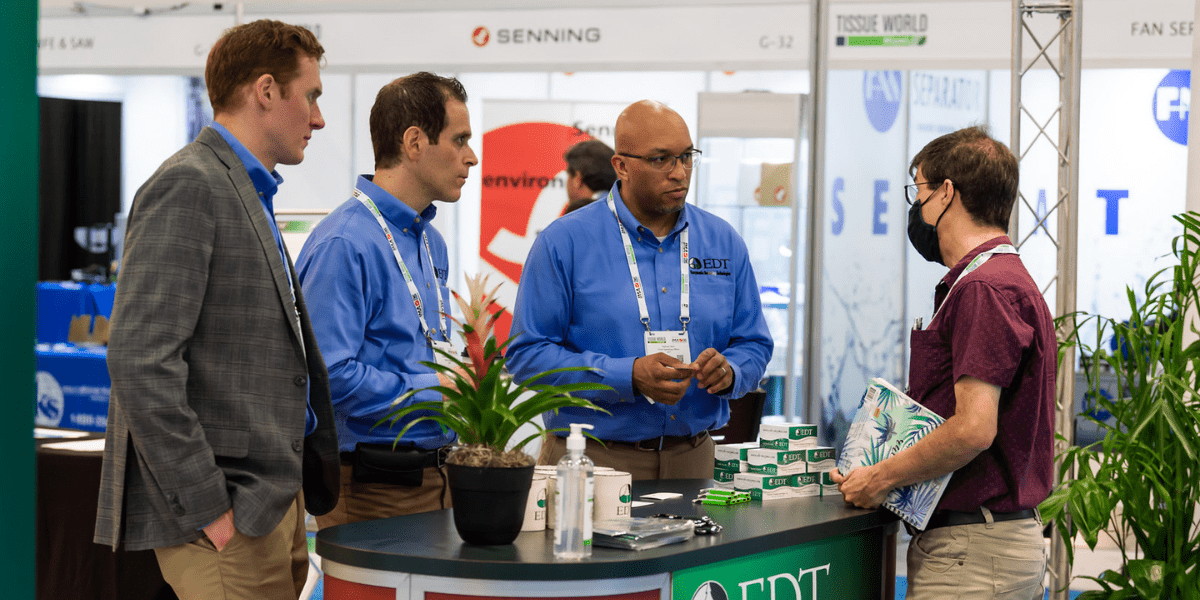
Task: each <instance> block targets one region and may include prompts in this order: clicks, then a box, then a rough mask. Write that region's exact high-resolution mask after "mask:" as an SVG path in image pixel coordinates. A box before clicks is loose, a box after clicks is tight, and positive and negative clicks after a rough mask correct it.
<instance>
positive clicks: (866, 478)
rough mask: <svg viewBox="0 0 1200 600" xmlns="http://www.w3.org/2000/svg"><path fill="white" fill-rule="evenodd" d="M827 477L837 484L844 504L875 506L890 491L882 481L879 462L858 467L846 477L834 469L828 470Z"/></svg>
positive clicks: (884, 498) (885, 498) (865, 506)
mask: <svg viewBox="0 0 1200 600" xmlns="http://www.w3.org/2000/svg"><path fill="white" fill-rule="evenodd" d="M829 478H830V479H832V480H833V482H834V483H836V484H838V490H839V491H841V492H842V498H843V499H845V501H846V504H853V505H854V506H857V507H859V508H877V507H878V506H879V505H880V504H883V501H884V500H887V495H888V492H890V491H892V488H891V487H890V486H888V485H887V483H886V482H884V481H883V477H882V473H881V472H880V469H879V464H874V465H871V466H868V467H858V468H857V469H854V470H853V471H850V474H849V475H847V476H846V477H842V473H841V472H840V471H838V470H837V469H834V470H833V471H830V473H829Z"/></svg>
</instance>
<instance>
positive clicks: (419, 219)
mask: <svg viewBox="0 0 1200 600" xmlns="http://www.w3.org/2000/svg"><path fill="white" fill-rule="evenodd" d="M420 222H421V217H417V218H415V219H413V223H420Z"/></svg>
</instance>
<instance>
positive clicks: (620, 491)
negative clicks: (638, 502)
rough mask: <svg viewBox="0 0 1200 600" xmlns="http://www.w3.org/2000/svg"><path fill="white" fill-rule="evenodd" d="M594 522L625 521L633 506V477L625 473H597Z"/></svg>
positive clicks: (593, 512)
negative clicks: (607, 520)
mask: <svg viewBox="0 0 1200 600" xmlns="http://www.w3.org/2000/svg"><path fill="white" fill-rule="evenodd" d="M594 477H595V490H596V496H595V497H596V500H595V502H594V503H593V507H592V508H593V511H592V521H593V522H595V521H603V520H606V519H624V518H627V517H629V516H630V512H629V510H630V507H631V506H632V505H633V491H632V488H633V476H632V475H630V474H629V473H626V472H624V471H596V473H595V475H594Z"/></svg>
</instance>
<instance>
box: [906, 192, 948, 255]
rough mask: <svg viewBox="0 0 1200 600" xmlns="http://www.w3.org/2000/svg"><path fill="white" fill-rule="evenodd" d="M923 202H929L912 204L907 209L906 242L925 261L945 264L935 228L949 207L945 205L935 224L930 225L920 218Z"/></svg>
mask: <svg viewBox="0 0 1200 600" xmlns="http://www.w3.org/2000/svg"><path fill="white" fill-rule="evenodd" d="M930 197H932V196H930ZM925 202H929V198H926V199H925V201H924V202H914V203H913V205H912V207H911V208H909V209H908V241H909V242H910V243H912V245H913V248H916V249H917V252H918V253H920V255H921V256H922V257H923V258H924V259H925V260H927V261H929V262H935V263H938V264H945V263H943V262H942V248H941V246H939V245H938V233H937V226H938V223H941V222H942V217H944V216H946V211H947V210H950V205H949V204H947V205H946V208H944V209H942V214H940V215H938V218H937V222H935V223H934V224H933V225H930V224H929V223H926V222H925V218H924V217H922V216H921V207H922V206H925Z"/></svg>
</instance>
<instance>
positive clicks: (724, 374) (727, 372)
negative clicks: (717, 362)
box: [721, 367, 729, 377]
mask: <svg viewBox="0 0 1200 600" xmlns="http://www.w3.org/2000/svg"><path fill="white" fill-rule="evenodd" d="M728 374H729V371H726V370H725V367H721V377H724V376H726V375H728Z"/></svg>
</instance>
